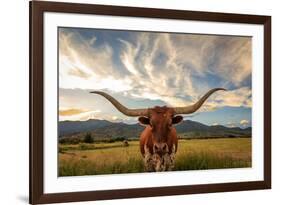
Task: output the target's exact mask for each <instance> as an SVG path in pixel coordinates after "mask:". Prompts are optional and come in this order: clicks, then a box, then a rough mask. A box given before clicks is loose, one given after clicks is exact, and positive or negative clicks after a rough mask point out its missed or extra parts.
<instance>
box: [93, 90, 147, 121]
mask: <svg viewBox="0 0 281 205" xmlns="http://www.w3.org/2000/svg"><path fill="white" fill-rule="evenodd" d="M90 93H95V94H98V95H101V96H103V97H105V98H106V99H107V100H108V101H109V102H111V103H112V104H113V105H114V106H115V107H116V109H117V110H119V111H120V112H122V113H123V114H124V115H127V116H130V117H137V116H147V115H148V109H129V108H127V107H125V106H124V105H122V104H121V103H120V102H118V101H117V100H116V99H115V98H113V97H112V96H110V95H108V94H107V93H104V92H100V91H92V92H90Z"/></svg>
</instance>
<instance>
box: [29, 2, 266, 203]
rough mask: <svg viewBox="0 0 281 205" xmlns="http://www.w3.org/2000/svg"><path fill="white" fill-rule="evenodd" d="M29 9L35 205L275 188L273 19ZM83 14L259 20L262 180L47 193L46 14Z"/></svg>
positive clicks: (86, 7) (61, 6)
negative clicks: (261, 31) (261, 35)
mask: <svg viewBox="0 0 281 205" xmlns="http://www.w3.org/2000/svg"><path fill="white" fill-rule="evenodd" d="M29 9H30V39H29V42H30V59H29V60H30V104H29V109H30V144H29V146H30V150H29V151H30V171H29V173H30V176H29V178H30V182H29V183H30V190H29V202H30V203H31V204H42V203H56V202H75V201H90V200H105V199H121V198H136V197H152V196H165V195H182V194H196V193H211V192H226V191H242V190H254V189H270V188H271V17H270V16H258V15H245V14H242V15H241V14H226V13H212V12H198V11H182V10H166V9H154V8H136V7H119V6H103V5H91V4H74V3H58V2H40V1H32V2H29ZM44 12H62V13H81V14H100V15H111V16H132V17H148V18H163V19H182V20H196V21H213V22H228V23H246V24H260V25H263V27H264V180H263V181H251V182H237V183H220V184H204V185H185V186H169V187H152V188H136V189H121V190H107V191H87V192H72V193H54V194H45V193H44V192H43V183H44V182H43V106H44V105H43V97H44V92H43V79H44V76H43V13H44Z"/></svg>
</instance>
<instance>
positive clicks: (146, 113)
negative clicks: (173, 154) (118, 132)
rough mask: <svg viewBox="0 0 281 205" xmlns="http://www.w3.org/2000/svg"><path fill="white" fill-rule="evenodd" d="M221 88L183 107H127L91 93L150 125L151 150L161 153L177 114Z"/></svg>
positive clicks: (178, 118)
mask: <svg viewBox="0 0 281 205" xmlns="http://www.w3.org/2000/svg"><path fill="white" fill-rule="evenodd" d="M218 90H225V89H223V88H215V89H212V90H210V91H209V92H207V93H206V94H205V95H204V96H203V97H202V98H200V99H199V100H198V101H197V102H196V103H194V104H193V105H189V106H185V107H166V106H164V107H158V106H156V107H154V108H145V109H129V108H127V107H125V106H124V105H122V104H121V103H120V102H118V101H117V100H116V99H115V98H113V97H112V96H110V95H108V94H107V93H104V92H100V91H93V92H91V93H95V94H99V95H102V96H103V97H105V98H106V99H107V100H108V101H110V102H111V103H112V104H113V105H114V106H115V107H116V108H117V109H118V110H119V111H120V112H121V113H123V114H124V115H127V116H131V117H139V119H138V120H139V122H140V123H141V124H143V125H145V126H150V127H151V132H152V143H153V152H154V153H158V154H159V155H162V154H164V153H166V152H168V146H167V141H168V136H169V132H170V131H171V128H172V126H173V124H177V123H179V122H181V121H182V119H183V117H182V116H180V115H179V114H190V113H193V112H195V111H196V110H198V109H199V108H200V107H201V106H202V104H203V103H204V102H205V101H206V100H207V99H208V97H209V96H210V95H212V94H213V93H214V92H216V91H218Z"/></svg>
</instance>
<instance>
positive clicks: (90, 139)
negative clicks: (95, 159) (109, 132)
mask: <svg viewBox="0 0 281 205" xmlns="http://www.w3.org/2000/svg"><path fill="white" fill-rule="evenodd" d="M84 142H85V143H93V142H94V139H93V137H92V135H91V133H87V134H86V135H85V137H84Z"/></svg>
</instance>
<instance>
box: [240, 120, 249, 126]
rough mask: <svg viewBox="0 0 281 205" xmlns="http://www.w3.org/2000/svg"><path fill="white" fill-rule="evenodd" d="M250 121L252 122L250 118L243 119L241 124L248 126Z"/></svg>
mask: <svg viewBox="0 0 281 205" xmlns="http://www.w3.org/2000/svg"><path fill="white" fill-rule="evenodd" d="M249 123H250V122H249V121H248V120H241V121H240V125H241V126H242V127H246V126H248V125H249Z"/></svg>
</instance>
